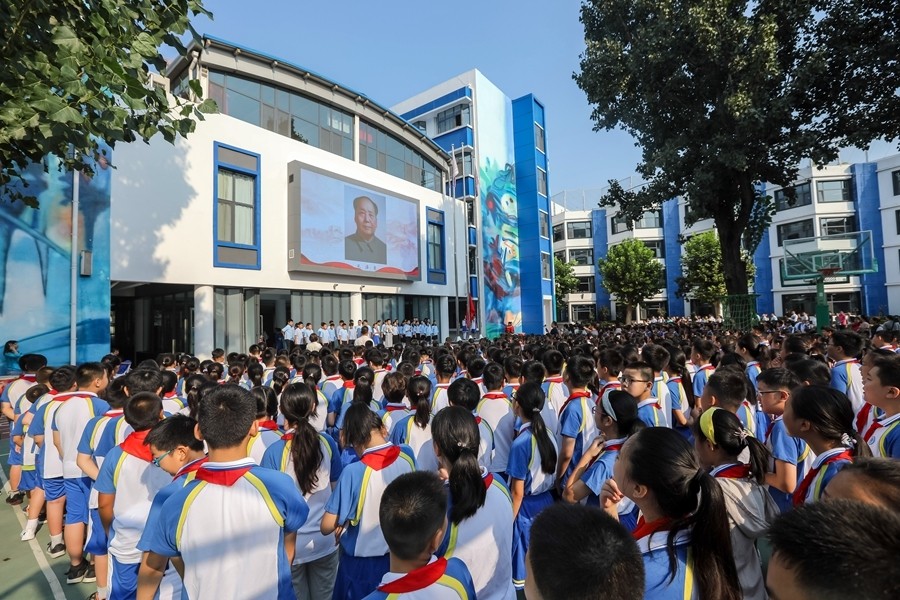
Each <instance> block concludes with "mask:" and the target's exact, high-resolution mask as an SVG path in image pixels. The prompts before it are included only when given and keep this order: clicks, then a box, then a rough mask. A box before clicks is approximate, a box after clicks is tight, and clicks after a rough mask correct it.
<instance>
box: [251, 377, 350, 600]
mask: <svg viewBox="0 0 900 600" xmlns="http://www.w3.org/2000/svg"><path fill="white" fill-rule="evenodd" d="M316 392H317V390H316V389H315V387H314V386H310V385H307V384H305V383H291V384H289V385H287V386H285V388H284V390H282V392H281V402H280V405H281V413H282V414H283V415H284V422H285V425H286V427H287V428H288V429H287V431H286V432H285V434H284V435H283V436H282V437H281V439H280V440H278V441H277V442H275V443H274V444H272V445H271V446H269V448H268V449H267V450H266V452H265V454H264V455H263V458H262V462H261V463H260V464H261V465H262V466H264V467H266V468H269V469H275V470H276V471H281V472H283V473H286V474H288V475H289V476H290V477H291V479H293V480H294V483H295V484H296V485H297V488H298V489H299V490H300V493H302V494H303V497H304V498H305V499H306V503H307V505H308V506H309V516H308V517H307V519H306V523H304V525H303V527H301V528H300V529H299V530H298V531H297V542H296V552H295V553H294V564H293V565H291V578H292V580H293V583H294V592H295V593H296V594H297V598H298V599H309V600H320V599H321V600H327V599H329V598H331V596H332V592H333V588H334V579H335V576H336V575H337V567H338V552H337V547H336V545H335V543H334V538H332V537H331V536H330V535H323V534H322V532H321V531H320V529H319V524H320V523H321V521H322V517H323V516H324V515H325V504H326V502H328V499H329V498H330V497H331V491H332V489H333V488H334V485H335V482H337V480H338V478H339V477H340V475H341V461H340V453H339V451H338V447H337V444H336V443H335V441H334V440H333V439H332V438H331V437H329V436H328V434H326V433H320V432H318V431H316V429H315V428H314V427H313V425H312V424H311V423H310V419H311V418H313V416H314V415H315V410H316V407H317V394H316Z"/></svg>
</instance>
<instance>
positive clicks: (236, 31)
mask: <svg viewBox="0 0 900 600" xmlns="http://www.w3.org/2000/svg"><path fill="white" fill-rule="evenodd" d="M204 5H205V6H206V7H207V9H209V10H210V11H212V12H213V13H214V15H215V18H214V19H213V20H212V21H209V20H208V19H206V18H200V19H197V20H196V21H195V27H196V28H197V30H198V31H199V32H200V33H208V34H211V35H215V36H218V37H221V38H224V39H226V40H228V41H231V42H234V43H237V44H240V45H243V46H248V47H251V48H253V49H255V50H259V51H261V52H265V53H267V54H272V55H276V56H279V57H281V58H283V59H285V60H290V61H291V62H293V63H295V64H297V65H300V66H303V67H305V68H307V69H309V70H311V71H315V72H318V73H320V74H322V75H323V76H325V77H328V78H329V79H333V80H334V81H337V82H340V83H341V84H343V85H345V86H347V87H350V88H353V89H356V90H358V91H360V92H362V93H365V94H366V95H367V96H369V97H370V98H372V99H373V100H375V101H376V102H379V103H380V104H382V105H384V106H392V105H393V104H395V103H397V102H399V101H400V100H404V99H406V98H408V97H410V96H413V95H415V94H416V93H418V92H421V91H423V90H426V89H428V88H429V87H431V86H433V85H434V84H437V83H440V82H442V81H444V80H446V79H449V78H450V77H453V76H455V75H458V74H459V73H462V72H464V71H468V70H469V69H472V68H478V69H479V70H480V71H481V72H482V73H484V75H485V76H486V77H487V78H488V79H490V80H491V81H493V82H494V83H495V84H496V85H497V86H498V87H500V89H502V90H503V91H504V92H505V93H506V94H507V96H509V97H510V98H517V97H519V96H522V95H524V94H527V93H533V94H534V95H535V96H537V97H538V98H539V99H540V100H541V102H543V103H544V105H545V106H546V109H547V113H546V118H547V144H548V157H549V158H550V169H549V178H550V181H549V183H550V193H551V195H552V194H555V193H557V192H560V191H562V190H566V189H577V188H588V189H596V188H600V187H603V186H604V185H606V182H607V181H608V180H609V179H622V178H625V177H628V176H630V175H632V174H633V173H634V167H635V165H636V164H637V162H638V161H639V160H640V149H639V148H637V147H635V145H634V140H633V138H632V137H631V136H629V135H628V134H626V133H624V132H621V131H612V132H606V131H601V132H595V131H593V124H592V122H591V120H590V107H589V106H588V103H587V100H586V99H585V96H584V94H583V93H582V91H581V90H580V89H578V86H577V85H575V82H574V80H573V79H572V73H573V72H574V71H575V70H577V69H578V61H579V55H580V54H581V53H582V51H583V50H584V29H583V28H582V25H581V23H580V22H579V21H578V14H579V7H580V5H581V2H580V0H480V1H473V0H454V1H452V2H434V1H429V0H415V1H414V0H382V1H380V2H378V1H376V2H363V1H360V0H356V1H352V0H330V1H329V2H312V1H310V0H294V1H293V2H291V1H288V0H257V1H254V2H250V1H247V0H206V1H205V2H204ZM896 151H897V150H896V146H890V145H888V144H884V143H881V144H877V145H875V146H874V147H873V150H872V151H871V152H870V155H869V156H870V158H872V159H874V158H877V157H880V156H884V155H887V154H892V153H895V152H896ZM841 159H842V160H844V161H849V162H856V161H861V160H863V159H864V155H863V153H862V152H859V151H846V152H842V153H841Z"/></svg>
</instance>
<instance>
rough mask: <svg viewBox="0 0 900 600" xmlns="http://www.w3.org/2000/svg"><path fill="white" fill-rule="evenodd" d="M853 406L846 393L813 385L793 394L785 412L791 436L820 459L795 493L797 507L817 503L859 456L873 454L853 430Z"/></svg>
mask: <svg viewBox="0 0 900 600" xmlns="http://www.w3.org/2000/svg"><path fill="white" fill-rule="evenodd" d="M853 421H854V413H853V406H852V405H851V404H850V399H849V398H847V396H846V394H844V393H842V392H839V391H837V390H835V389H833V388H830V387H825V386H818V385H811V386H803V387H800V388H798V389H796V390H794V391H793V392H792V393H791V398H790V400H788V401H787V405H786V406H785V410H784V424H785V426H786V427H787V430H788V433H790V434H791V435H792V436H794V437H797V438H800V439H802V440H803V441H804V442H806V443H807V444H808V445H809V448H810V450H812V451H813V452H814V453H815V455H816V459H815V460H814V461H813V463H812V466H811V467H810V469H809V471H808V472H807V473H806V475H805V476H804V477H803V480H802V481H801V482H800V484H799V485H798V486H797V489H796V490H794V495H793V505H794V506H800V505H802V504H805V503H807V502H816V501H818V500H820V499H821V498H822V492H823V491H824V490H825V487H826V486H827V485H828V482H829V481H831V478H832V477H834V475H835V474H836V473H837V472H838V471H840V470H841V469H842V468H843V467H844V466H845V465H847V464H849V463H851V462H853V459H854V458H855V457H857V456H871V455H872V452H871V451H870V450H869V446H868V445H867V444H866V443H865V441H864V440H863V439H862V437H861V436H860V435H859V434H858V433H857V432H856V430H854V428H853Z"/></svg>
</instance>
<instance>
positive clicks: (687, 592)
mask: <svg viewBox="0 0 900 600" xmlns="http://www.w3.org/2000/svg"><path fill="white" fill-rule="evenodd" d="M693 596H694V557H693V553H692V552H691V548H690V547H688V549H687V560H686V561H685V565H684V596H683V598H684V600H690V599H691V598H692V597H693Z"/></svg>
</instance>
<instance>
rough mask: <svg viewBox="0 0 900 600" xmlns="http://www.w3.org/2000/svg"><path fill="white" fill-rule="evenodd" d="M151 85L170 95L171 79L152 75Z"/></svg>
mask: <svg viewBox="0 0 900 600" xmlns="http://www.w3.org/2000/svg"><path fill="white" fill-rule="evenodd" d="M150 85H152V86H153V87H155V88H159V89H161V90H165V92H166V93H167V94H168V93H169V78H168V77H165V76H164V75H160V74H159V73H150Z"/></svg>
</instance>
